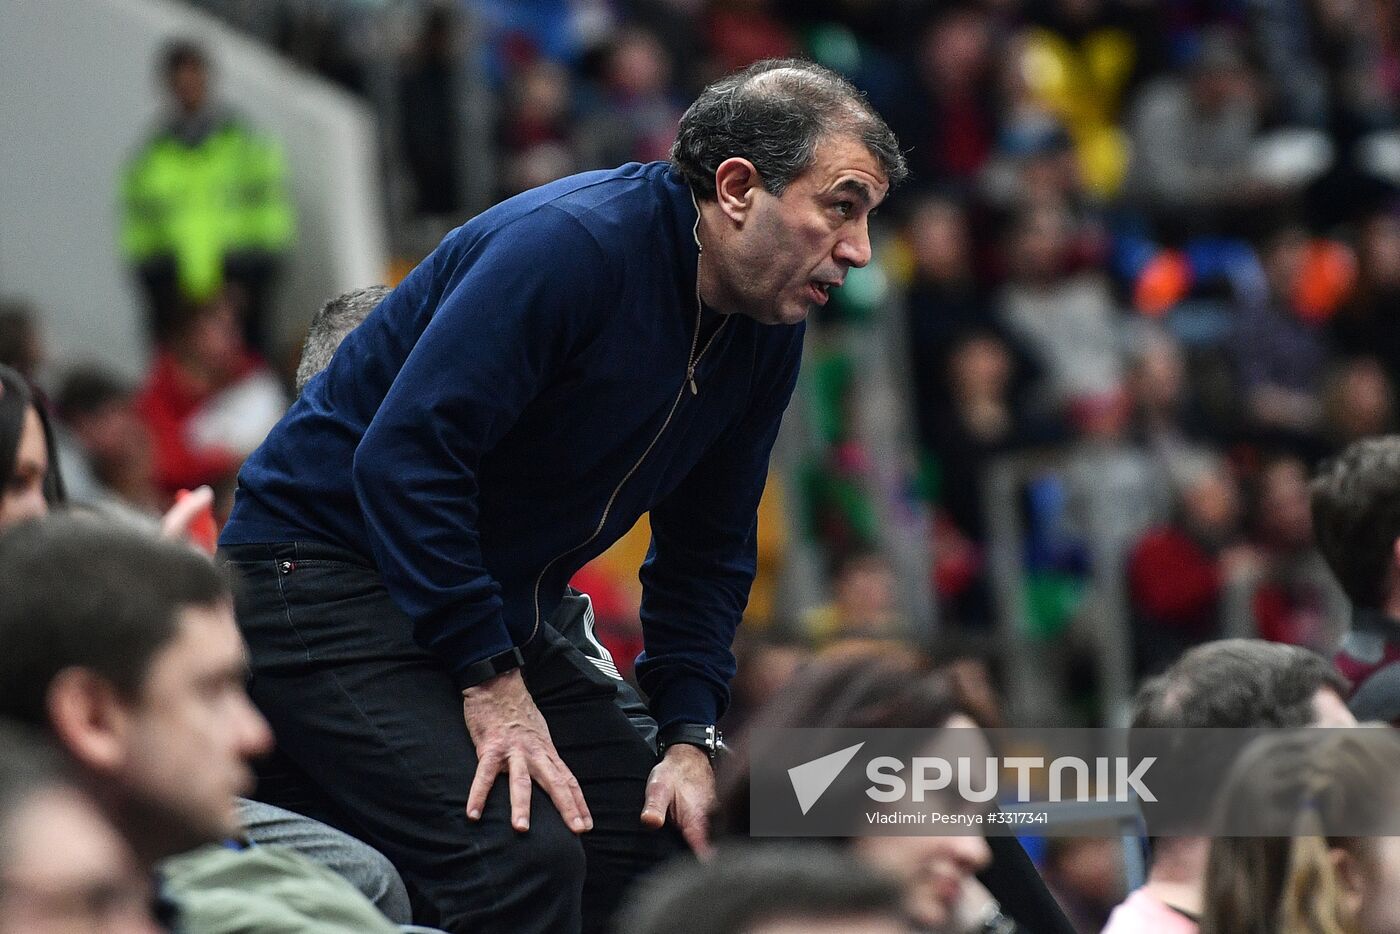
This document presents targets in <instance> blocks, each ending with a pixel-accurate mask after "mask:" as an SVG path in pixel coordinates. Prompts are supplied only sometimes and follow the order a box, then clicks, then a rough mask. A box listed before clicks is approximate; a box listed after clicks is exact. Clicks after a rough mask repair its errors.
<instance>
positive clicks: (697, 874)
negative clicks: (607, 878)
mask: <svg viewBox="0 0 1400 934" xmlns="http://www.w3.org/2000/svg"><path fill="white" fill-rule="evenodd" d="M633 902H634V907H633V908H631V909H630V910H628V911H625V912H624V913H623V916H622V918H621V919H619V921H618V924H617V926H616V928H615V930H616V931H617V932H618V934H798V932H802V934H912V930H913V929H912V928H910V927H909V926H908V925H907V924H906V923H905V922H904V920H903V917H902V912H901V909H900V898H899V889H898V887H897V886H895V885H894V883H893V882H892V881H891V880H890V879H888V878H887V877H885V876H884V875H883V874H880V873H877V872H875V871H874V870H872V869H867V868H865V867H863V866H861V864H860V863H858V862H856V861H854V860H852V859H850V858H848V857H844V856H841V855H839V854H837V853H833V852H831V851H830V850H827V849H824V848H822V847H821V846H819V845H814V844H808V845H807V846H805V847H801V846H794V845H791V844H789V845H785V846H781V847H773V846H758V847H755V846H750V847H742V846H735V847H733V848H730V849H726V850H723V851H721V852H720V853H719V854H718V855H717V856H716V857H715V858H714V859H713V860H710V861H709V862H706V863H703V864H697V863H690V862H686V863H678V864H676V865H673V866H672V867H670V868H669V869H666V870H663V871H662V872H660V873H657V874H656V875H654V876H652V877H651V878H650V879H648V880H647V881H646V882H645V883H643V884H642V885H641V886H639V888H638V889H637V891H636V893H635V897H634V898H633Z"/></svg>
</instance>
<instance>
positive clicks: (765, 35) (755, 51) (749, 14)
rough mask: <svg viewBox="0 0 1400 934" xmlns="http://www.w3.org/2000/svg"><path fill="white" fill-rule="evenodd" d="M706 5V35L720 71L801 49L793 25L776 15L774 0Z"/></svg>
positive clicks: (734, 0)
mask: <svg viewBox="0 0 1400 934" xmlns="http://www.w3.org/2000/svg"><path fill="white" fill-rule="evenodd" d="M705 6H706V7H707V9H706V10H705V14H704V29H705V38H706V39H707V40H708V41H709V45H710V49H711V54H712V55H713V56H714V62H713V63H712V65H711V67H712V68H713V69H714V71H715V72H716V73H717V74H725V73H727V72H731V71H735V70H737V69H739V68H745V67H747V66H749V65H752V64H753V63H754V62H757V61H761V60H762V59H765V58H790V57H792V55H794V54H795V53H796V52H797V51H798V48H797V41H796V39H795V38H794V37H793V34H792V28H791V27H790V26H789V24H787V23H785V22H784V21H783V20H782V19H781V18H779V17H777V16H775V15H774V13H773V10H772V6H773V4H772V3H771V2H770V0H715V2H711V3H707V4H705Z"/></svg>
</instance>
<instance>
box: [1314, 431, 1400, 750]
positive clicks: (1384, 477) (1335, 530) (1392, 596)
mask: <svg viewBox="0 0 1400 934" xmlns="http://www.w3.org/2000/svg"><path fill="white" fill-rule="evenodd" d="M1312 516H1313V525H1314V527H1315V528H1316V529H1317V545H1318V549H1319V550H1320V551H1321V552H1322V555H1323V557H1324V558H1326V559H1327V565H1328V567H1330V568H1331V569H1332V573H1333V574H1335V575H1336V577H1337V580H1338V581H1340V582H1341V585H1342V589H1343V590H1345V591H1346V595H1347V597H1348V598H1349V599H1350V600H1351V605H1352V608H1353V614H1352V620H1351V631H1350V632H1348V633H1347V634H1346V636H1345V637H1344V638H1343V639H1342V643H1341V645H1340V647H1339V648H1338V650H1337V657H1336V662H1337V668H1338V670H1340V671H1341V672H1342V674H1344V675H1346V676H1347V677H1348V678H1350V679H1351V683H1352V689H1353V694H1352V697H1351V699H1350V705H1351V708H1352V712H1353V713H1355V714H1356V715H1357V716H1358V717H1359V718H1362V719H1366V720H1382V721H1385V722H1387V723H1395V722H1400V684H1397V678H1396V675H1397V674H1400V665H1397V662H1400V637H1398V636H1397V633H1398V632H1400V629H1397V627H1400V436H1395V435H1390V436H1388V437H1384V438H1370V439H1366V440H1363V441H1358V442H1356V443H1354V444H1352V445H1350V446H1349V447H1348V448H1347V449H1346V450H1344V451H1342V453H1341V454H1339V455H1338V456H1337V457H1336V458H1335V459H1333V460H1331V461H1329V462H1328V463H1327V464H1325V465H1324V466H1323V467H1322V469H1321V470H1320V471H1318V475H1317V477H1316V479H1314V480H1313V482H1312Z"/></svg>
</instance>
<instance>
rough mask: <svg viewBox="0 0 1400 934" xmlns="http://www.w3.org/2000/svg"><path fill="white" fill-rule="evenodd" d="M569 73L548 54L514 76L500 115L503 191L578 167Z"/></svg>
mask: <svg viewBox="0 0 1400 934" xmlns="http://www.w3.org/2000/svg"><path fill="white" fill-rule="evenodd" d="M572 95H573V89H572V86H571V84H570V78H569V73H568V72H567V71H566V70H564V69H563V68H562V67H561V66H559V65H558V64H555V63H554V62H550V61H546V60H543V59H540V60H536V61H532V62H530V63H528V64H526V65H523V66H522V67H521V68H520V70H519V71H518V72H517V73H516V74H515V75H514V77H513V78H512V79H511V83H510V85H509V86H508V87H507V89H506V94H505V112H504V114H503V116H502V118H501V124H500V131H499V132H500V138H501V143H502V146H503V151H502V157H503V160H504V164H503V166H502V174H503V178H502V190H501V194H502V195H503V196H509V195H513V194H516V193H518V192H521V191H526V190H528V189H530V188H534V187H537V186H539V185H542V184H544V183H546V182H551V181H553V180H554V179H556V178H562V177H563V176H565V175H568V174H570V173H571V172H574V171H576V170H577V158H576V156H575V155H574V151H573V126H572V123H571V120H572V117H573V99H572Z"/></svg>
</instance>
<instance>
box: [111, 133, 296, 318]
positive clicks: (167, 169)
mask: <svg viewBox="0 0 1400 934" xmlns="http://www.w3.org/2000/svg"><path fill="white" fill-rule="evenodd" d="M284 175H285V169H284V162H283V156H282V150H281V147H280V146H278V144H277V143H276V142H275V141H273V140H271V139H269V138H267V137H265V136H262V135H260V134H258V133H256V132H255V131H254V130H252V129H251V128H250V127H248V126H247V125H246V124H245V123H243V122H242V121H240V120H238V119H237V118H236V117H232V116H228V117H224V118H222V119H221V120H220V121H219V123H218V124H217V125H216V126H215V128H214V129H213V130H212V131H211V132H209V133H208V134H206V135H205V136H204V137H203V139H201V140H200V141H199V142H198V143H196V144H193V145H192V144H190V143H188V142H186V141H185V140H182V139H181V138H180V137H179V136H178V135H177V134H175V133H174V132H172V131H170V130H163V131H161V132H158V133H157V134H156V135H155V136H154V137H152V139H151V140H150V141H149V142H148V143H147V144H146V145H145V146H144V147H142V149H141V150H140V151H139V152H138V153H137V154H136V156H135V158H133V159H132V160H131V162H130V163H129V164H128V165H127V168H126V172H125V177H124V178H123V180H122V201H123V216H122V227H121V246H122V252H123V254H124V255H125V256H126V258H127V259H128V260H129V261H130V262H132V263H135V264H140V263H143V262H146V261H147V260H150V259H153V258H156V257H172V258H173V259H174V260H175V265H176V269H177V271H178V280H179V284H180V287H181V291H182V292H183V293H184V294H185V295H186V296H187V297H189V298H191V299H195V300H202V299H207V298H210V297H212V296H213V295H214V294H215V293H216V292H217V291H218V290H219V287H220V286H221V285H222V282H223V264H224V257H225V256H226V255H228V254H230V253H237V252H240V251H260V252H265V253H271V254H278V253H282V252H285V251H286V249H287V248H288V247H289V246H290V245H291V243H292V238H293V235H294V231H295V219H294V212H293V209H292V204H291V201H290V200H289V199H288V197H287V192H286V188H285V186H284Z"/></svg>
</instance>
